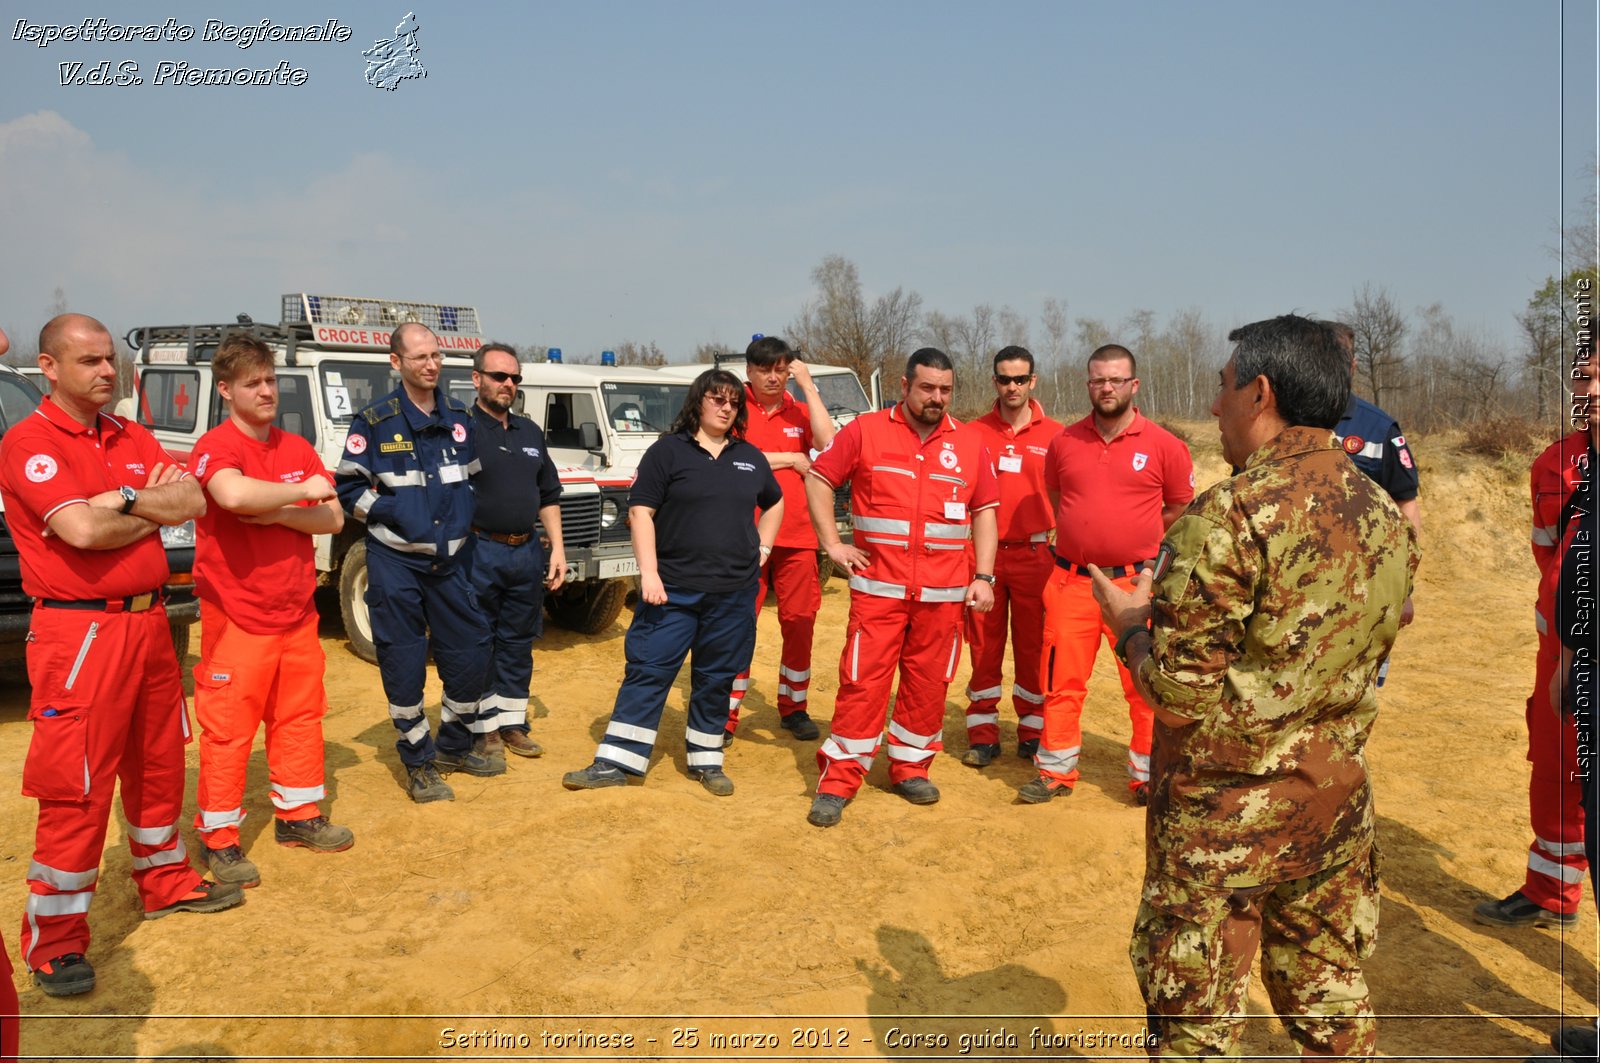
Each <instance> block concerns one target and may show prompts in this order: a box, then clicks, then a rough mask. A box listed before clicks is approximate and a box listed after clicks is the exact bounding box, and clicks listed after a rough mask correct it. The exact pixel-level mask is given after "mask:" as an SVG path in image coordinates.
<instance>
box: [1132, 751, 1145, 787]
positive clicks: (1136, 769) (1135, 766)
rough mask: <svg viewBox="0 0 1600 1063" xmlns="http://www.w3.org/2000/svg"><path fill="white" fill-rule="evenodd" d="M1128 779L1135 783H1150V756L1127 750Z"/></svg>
mask: <svg viewBox="0 0 1600 1063" xmlns="http://www.w3.org/2000/svg"><path fill="white" fill-rule="evenodd" d="M1128 777H1129V778H1130V779H1133V780H1135V781H1137V782H1149V781H1150V755H1149V754H1148V753H1135V752H1134V751H1133V750H1131V749H1130V750H1128Z"/></svg>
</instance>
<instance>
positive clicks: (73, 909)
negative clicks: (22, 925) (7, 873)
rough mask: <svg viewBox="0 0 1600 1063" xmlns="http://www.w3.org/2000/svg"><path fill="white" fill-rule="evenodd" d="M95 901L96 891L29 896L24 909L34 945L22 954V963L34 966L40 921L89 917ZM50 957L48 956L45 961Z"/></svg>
mask: <svg viewBox="0 0 1600 1063" xmlns="http://www.w3.org/2000/svg"><path fill="white" fill-rule="evenodd" d="M92 900H94V891H93V890H89V891H87V892H84V893H52V894H45V895H41V894H38V893H30V894H28V904H27V907H26V908H25V909H24V912H25V913H26V915H25V917H26V919H27V920H28V928H29V930H31V931H32V933H31V934H29V937H30V938H31V939H32V940H33V944H32V945H30V946H29V947H28V951H27V952H25V953H23V954H22V962H23V963H24V964H25V965H27V966H28V967H30V968H31V967H32V966H33V950H34V949H36V948H38V947H39V920H40V919H45V918H49V917H51V916H63V915H88V914H89V902H90V901H92ZM49 958H50V957H48V956H46V957H45V959H49Z"/></svg>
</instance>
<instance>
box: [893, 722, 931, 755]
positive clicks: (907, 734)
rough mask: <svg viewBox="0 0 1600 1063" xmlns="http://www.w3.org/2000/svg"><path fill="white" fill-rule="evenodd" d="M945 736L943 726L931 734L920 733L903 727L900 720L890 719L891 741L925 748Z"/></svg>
mask: <svg viewBox="0 0 1600 1063" xmlns="http://www.w3.org/2000/svg"><path fill="white" fill-rule="evenodd" d="M943 738H944V730H943V729H942V728H941V729H940V730H938V731H935V732H934V733H933V734H931V735H919V734H917V733H916V732H915V731H908V730H906V729H905V728H904V727H901V726H900V721H898V720H890V721H889V741H891V742H900V743H901V744H903V745H908V746H915V747H916V748H918V749H925V748H927V747H928V746H930V745H932V744H933V743H935V742H938V741H940V740H941V739H943Z"/></svg>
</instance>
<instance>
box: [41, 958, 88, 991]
mask: <svg viewBox="0 0 1600 1063" xmlns="http://www.w3.org/2000/svg"><path fill="white" fill-rule="evenodd" d="M33 984H34V985H36V986H38V987H39V988H40V989H42V990H44V993H45V996H49V997H75V996H77V995H78V994H79V993H87V992H88V991H89V990H91V989H93V988H94V968H93V967H90V966H89V961H88V960H87V959H85V958H84V955H83V953H81V952H69V953H67V954H66V955H65V956H57V957H56V958H55V959H53V960H48V961H46V962H44V963H41V964H40V965H39V966H37V967H35V968H34V969H33Z"/></svg>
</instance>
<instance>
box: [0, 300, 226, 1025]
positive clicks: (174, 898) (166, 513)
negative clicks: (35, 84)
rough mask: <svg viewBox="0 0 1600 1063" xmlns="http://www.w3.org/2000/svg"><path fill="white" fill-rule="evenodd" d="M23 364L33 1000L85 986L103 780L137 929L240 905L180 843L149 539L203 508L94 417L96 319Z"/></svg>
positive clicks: (44, 337) (98, 369)
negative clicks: (28, 386) (116, 806)
mask: <svg viewBox="0 0 1600 1063" xmlns="http://www.w3.org/2000/svg"><path fill="white" fill-rule="evenodd" d="M39 367H40V369H42V370H43V371H44V375H45V378H46V379H47V380H49V381H50V394H49V396H47V397H46V398H45V399H44V401H43V402H41V403H40V404H39V408H38V410H36V411H35V412H34V414H33V415H32V416H29V417H27V418H25V419H24V420H23V421H21V422H20V423H19V424H17V425H16V426H15V427H14V428H12V429H11V430H10V431H9V432H7V433H6V436H5V440H4V442H3V443H0V499H3V500H4V502H5V513H6V521H7V523H8V524H9V525H10V527H11V531H12V534H13V535H14V536H15V538H16V544H17V553H18V554H19V555H20V557H21V561H22V588H23V590H25V591H26V592H27V593H28V594H29V596H30V597H32V598H33V599H34V609H33V617H32V623H31V628H30V630H29V633H28V680H29V682H30V683H31V684H32V687H33V692H32V699H31V701H30V704H29V710H28V718H29V719H30V720H31V721H32V722H33V740H32V743H31V744H30V745H29V747H28V756H27V760H26V761H25V762H24V763H23V767H22V792H23V794H24V795H25V796H27V797H32V798H34V799H36V800H37V801H38V802H39V820H38V827H37V830H36V833H35V838H34V851H33V862H32V863H31V864H30V865H29V867H28V902H27V906H26V914H25V915H24V917H23V923H22V958H23V962H24V963H26V964H27V965H28V968H29V970H31V971H32V972H33V980H34V983H35V984H36V985H38V986H39V987H40V988H41V989H43V990H44V991H45V992H46V993H48V994H50V995H51V996H70V995H73V994H77V993H86V992H88V991H89V990H91V989H93V988H94V982H95V976H94V968H93V967H92V966H90V964H89V961H88V959H87V958H86V953H87V952H88V950H89V902H90V900H92V899H93V897H94V890H95V884H96V881H97V880H98V878H99V867H100V857H101V851H102V850H103V849H104V847H105V837H106V825H107V821H108V817H109V814H110V811H111V793H112V789H113V787H114V786H115V785H116V782H117V780H118V779H119V778H120V779H121V781H122V811H123V814H124V815H125V816H126V817H127V821H128V846H129V848H130V849H131V850H132V852H133V881H134V885H135V886H136V887H137V888H138V891H139V897H140V900H141V901H142V902H143V905H144V916H145V918H146V919H159V918H161V917H162V916H165V915H170V914H171V913H173V912H215V911H220V910H221V909H224V908H231V907H232V906H234V905H236V904H238V903H240V902H241V901H242V900H243V899H244V896H243V894H242V893H240V891H239V887H238V886H236V885H233V884H231V883H214V882H208V881H205V880H204V879H202V878H201V877H200V875H199V874H198V873H196V872H195V870H194V869H193V868H192V867H190V866H189V863H188V860H187V859H186V854H185V852H184V846H183V838H182V836H181V835H180V834H179V833H178V819H179V816H180V814H181V813H182V810H183V781H184V765H183V747H184V744H185V742H187V741H188V738H189V722H188V710H187V707H186V706H185V704H184V699H183V686H182V683H181V680H180V679H179V674H178V661H177V657H176V656H175V654H174V652H173V648H172V638H171V635H170V633H169V630H168V627H167V617H166V613H165V611H164V610H163V609H162V607H161V604H162V602H161V587H162V584H164V583H165V582H166V579H167V576H168V569H167V555H166V551H165V550H164V549H163V548H162V545H161V537H160V535H159V534H157V533H158V532H159V530H160V528H161V527H162V526H164V525H176V524H182V523H184V522H185V521H188V520H192V519H193V518H195V517H196V516H199V515H200V514H201V513H203V512H204V511H205V499H204V496H203V495H202V494H201V492H200V486H199V484H197V483H195V481H194V480H192V479H190V478H189V476H188V474H187V473H185V472H184V471H183V469H182V467H181V466H180V465H179V464H178V463H177V462H176V461H174V460H173V459H172V457H171V456H170V455H168V454H167V453H166V451H164V450H162V449H161V445H160V444H159V443H157V442H156V441H155V439H154V437H152V436H151V435H150V433H149V432H147V431H145V430H144V429H143V428H141V427H140V426H139V425H137V424H133V423H131V422H127V421H123V420H121V419H119V418H116V417H112V416H109V415H107V414H105V413H103V412H101V411H102V408H103V407H105V406H106V405H107V404H109V403H110V402H111V400H112V398H113V396H114V394H115V390H116V383H117V365H116V352H115V349H114V348H113V346H112V342H111V334H110V333H109V332H107V331H106V327H105V326H104V325H102V324H101V323H100V322H98V321H96V320H95V319H94V318H91V317H85V316H83V315H81V314H62V315H60V316H59V317H56V318H54V319H52V320H51V321H50V322H49V324H47V325H45V327H44V330H43V331H42V332H40V334H39Z"/></svg>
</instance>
